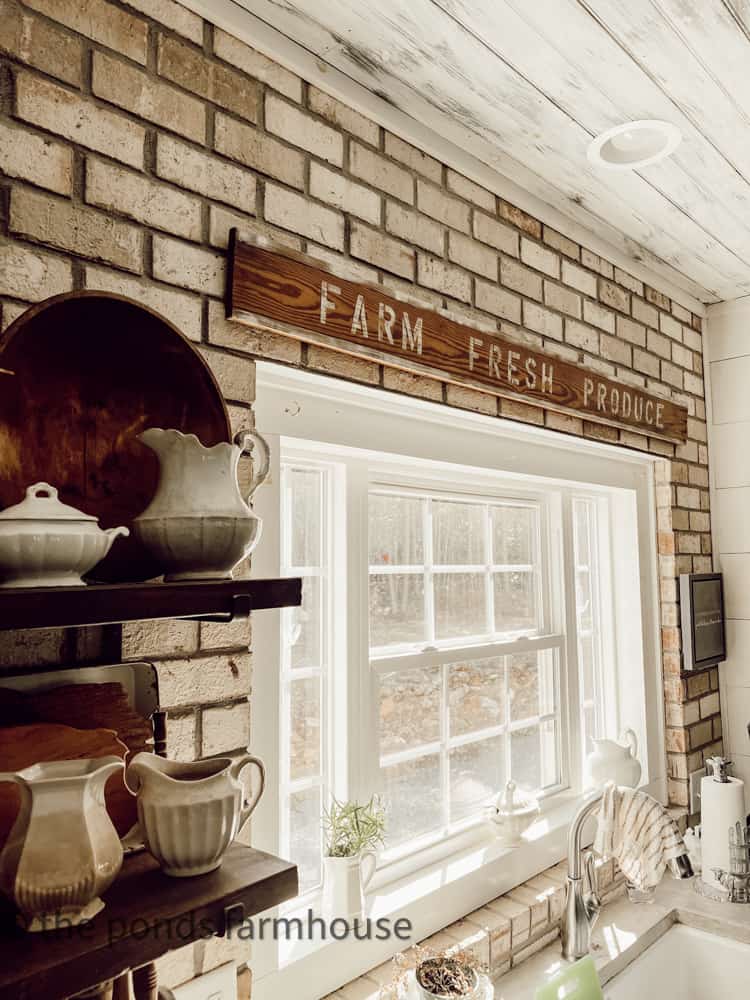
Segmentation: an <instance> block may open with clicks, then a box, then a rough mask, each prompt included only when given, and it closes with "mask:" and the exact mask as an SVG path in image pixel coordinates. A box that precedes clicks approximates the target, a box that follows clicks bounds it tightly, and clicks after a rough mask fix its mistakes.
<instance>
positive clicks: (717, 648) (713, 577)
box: [680, 573, 726, 670]
mask: <svg viewBox="0 0 750 1000" xmlns="http://www.w3.org/2000/svg"><path fill="white" fill-rule="evenodd" d="M680 617H681V619H682V669H683V670H703V669H704V668H705V667H713V666H715V665H716V664H717V663H721V662H722V661H723V660H725V659H726V633H725V629H724V588H723V585H722V575H721V573H682V574H681V575H680Z"/></svg>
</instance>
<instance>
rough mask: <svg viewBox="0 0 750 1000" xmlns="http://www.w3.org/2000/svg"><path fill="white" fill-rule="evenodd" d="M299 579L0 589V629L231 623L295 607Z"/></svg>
mask: <svg viewBox="0 0 750 1000" xmlns="http://www.w3.org/2000/svg"><path fill="white" fill-rule="evenodd" d="M301 602H302V580H301V579H300V578H299V577H286V578H284V579H279V580H198V581H192V580H191V581H189V582H184V583H106V584H92V585H91V586H88V587H34V588H25V587H24V588H18V589H14V588H12V587H9V588H7V589H0V630H3V629H18V628H66V627H69V626H84V625H108V624H112V623H115V622H132V621H143V620H148V619H156V618H203V619H208V620H213V621H232V620H233V619H234V618H241V617H247V615H249V614H250V612H251V611H261V610H263V609H264V608H289V607H298V606H299V605H300V604H301Z"/></svg>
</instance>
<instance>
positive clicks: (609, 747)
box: [586, 729, 641, 788]
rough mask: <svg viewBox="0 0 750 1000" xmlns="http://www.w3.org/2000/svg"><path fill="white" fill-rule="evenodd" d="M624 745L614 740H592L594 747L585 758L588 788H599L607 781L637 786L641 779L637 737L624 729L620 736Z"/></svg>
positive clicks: (629, 730) (631, 731) (629, 786)
mask: <svg viewBox="0 0 750 1000" xmlns="http://www.w3.org/2000/svg"><path fill="white" fill-rule="evenodd" d="M620 738H621V739H622V740H624V741H625V744H626V745H625V746H623V745H622V744H621V743H615V741H614V740H592V741H591V742H592V743H593V745H594V749H593V750H592V752H591V753H590V754H589V755H588V757H587V758H586V783H587V786H588V787H589V788H601V787H603V786H604V785H605V784H606V783H607V782H608V781H614V783H615V784H616V785H623V786H627V787H628V788H637V787H638V783H639V782H640V780H641V765H640V762H639V760H638V737H637V736H636V735H635V733H634V732H633V730H632V729H626V730H625V732H624V733H623V734H622V736H621V737H620Z"/></svg>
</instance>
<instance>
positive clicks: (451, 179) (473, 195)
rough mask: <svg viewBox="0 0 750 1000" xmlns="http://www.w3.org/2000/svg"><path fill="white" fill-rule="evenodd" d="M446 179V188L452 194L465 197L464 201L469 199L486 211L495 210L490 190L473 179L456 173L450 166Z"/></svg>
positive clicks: (493, 198)
mask: <svg viewBox="0 0 750 1000" xmlns="http://www.w3.org/2000/svg"><path fill="white" fill-rule="evenodd" d="M446 181H447V186H448V190H449V191H451V192H452V193H453V194H457V195H458V196H459V198H465V199H466V201H470V202H471V203H472V204H473V205H478V206H479V207H480V208H483V209H484V210H485V211H486V212H494V211H495V202H496V199H495V195H494V194H493V193H492V192H491V191H488V190H487V189H486V188H483V187H480V186H479V185H478V184H475V183H474V181H470V180H469V178H468V177H464V176H463V174H458V173H456V171H455V170H451V169H450V168H449V169H448V172H447V177H446Z"/></svg>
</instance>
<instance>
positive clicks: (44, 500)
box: [0, 483, 96, 521]
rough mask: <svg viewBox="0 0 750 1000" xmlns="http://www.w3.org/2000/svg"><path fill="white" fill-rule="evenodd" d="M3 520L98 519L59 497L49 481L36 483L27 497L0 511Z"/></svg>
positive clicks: (0, 518) (30, 488)
mask: <svg viewBox="0 0 750 1000" xmlns="http://www.w3.org/2000/svg"><path fill="white" fill-rule="evenodd" d="M0 520H3V521H19V520H25V521H96V518H95V517H93V516H92V515H91V514H84V513H83V511H81V510H76V509H75V507H70V506H69V505H68V504H66V503H63V502H62V500H59V499H58V496H57V490H56V489H55V487H54V486H50V484H49V483H34V485H33V486H29V487H28V488H27V490H26V499H25V500H22V501H21V502H20V503H17V504H14V505H13V506H12V507H7V508H6V509H5V510H3V511H0Z"/></svg>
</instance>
